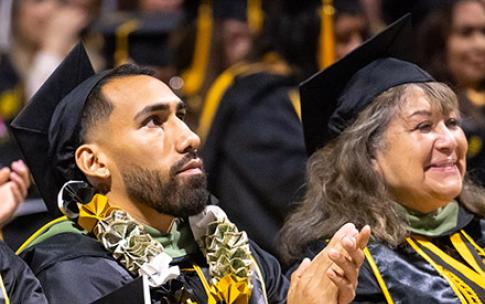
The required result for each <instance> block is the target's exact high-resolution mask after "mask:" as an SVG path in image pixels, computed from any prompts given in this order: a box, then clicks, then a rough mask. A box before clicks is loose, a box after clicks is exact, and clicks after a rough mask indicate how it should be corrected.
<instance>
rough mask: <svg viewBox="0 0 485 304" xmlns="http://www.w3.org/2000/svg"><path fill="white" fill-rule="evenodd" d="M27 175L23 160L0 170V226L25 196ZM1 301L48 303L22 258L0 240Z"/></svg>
mask: <svg viewBox="0 0 485 304" xmlns="http://www.w3.org/2000/svg"><path fill="white" fill-rule="evenodd" d="M29 185H30V174H29V170H28V169H27V166H25V164H24V163H23V161H21V160H18V161H15V162H13V163H12V164H11V166H10V167H3V168H2V169H0V227H1V226H3V225H4V224H5V223H7V222H8V221H9V220H10V218H11V217H12V215H13V213H14V212H15V210H16V209H17V207H18V205H19V204H20V203H21V202H23V200H24V199H25V197H26V196H27V190H28V188H29ZM0 302H2V303H9V302H10V303H28V304H36V303H39V304H43V303H47V300H46V298H45V297H44V294H43V291H42V287H41V286H40V284H39V281H38V280H37V279H36V278H35V276H34V275H33V274H32V271H31V270H30V268H29V267H28V266H27V265H26V264H25V262H24V261H22V259H20V258H19V257H17V256H16V255H15V253H13V252H12V250H11V249H10V248H9V247H8V246H7V245H6V244H5V243H4V242H3V241H0Z"/></svg>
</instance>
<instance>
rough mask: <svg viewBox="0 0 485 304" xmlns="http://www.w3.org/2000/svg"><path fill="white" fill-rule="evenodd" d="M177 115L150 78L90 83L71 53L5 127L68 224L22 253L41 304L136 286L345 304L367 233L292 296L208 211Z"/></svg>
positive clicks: (292, 289) (307, 269) (346, 241)
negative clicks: (9, 127)
mask: <svg viewBox="0 0 485 304" xmlns="http://www.w3.org/2000/svg"><path fill="white" fill-rule="evenodd" d="M184 114H185V110H184V103H183V102H182V101H181V100H180V99H179V98H178V97H177V96H176V95H175V94H174V93H173V92H172V91H171V90H170V89H169V88H168V87H167V86H166V85H165V84H164V83H162V82H161V81H159V80H157V79H156V78H154V77H152V76H150V73H149V72H148V71H145V70H143V69H140V68H139V67H137V66H134V65H125V66H121V67H119V68H116V69H114V70H110V71H105V72H102V73H99V74H94V72H93V70H92V68H91V65H90V63H89V59H88V58H87V56H86V54H85V52H84V48H83V47H82V45H78V46H77V47H76V48H74V49H73V50H72V51H71V53H70V54H69V56H68V57H67V58H66V59H65V60H64V62H63V63H62V64H61V66H60V67H59V68H58V69H57V70H56V71H55V72H54V73H53V75H51V77H50V78H49V79H48V80H47V81H46V83H45V84H44V85H43V87H42V88H41V89H40V90H39V92H37V93H36V95H35V96H34V97H33V99H32V100H31V102H30V103H29V105H28V106H27V107H26V108H25V109H24V110H23V112H22V113H21V114H20V115H19V116H18V117H17V118H16V119H15V121H14V122H13V123H12V127H13V128H14V132H15V136H16V138H17V140H18V141H19V144H20V146H21V149H22V151H23V153H24V154H25V157H26V159H27V162H28V164H29V166H30V167H31V168H32V174H33V176H34V179H35V181H36V183H37V185H38V186H39V189H40V191H41V193H42V195H43V198H44V200H45V202H46V204H47V205H48V208H49V209H50V211H51V212H53V213H59V209H60V210H61V211H62V212H63V213H64V214H65V216H63V217H60V218H58V219H55V220H53V221H52V222H50V223H48V224H47V225H45V226H44V227H43V228H41V229H40V230H39V231H38V232H36V233H35V234H34V235H33V236H32V237H31V238H30V239H29V240H28V241H27V242H26V243H25V244H24V245H22V246H21V248H20V249H19V252H20V254H21V256H22V257H23V258H24V259H25V260H26V261H27V263H28V264H29V265H30V266H31V268H32V269H33V271H34V273H35V275H37V277H38V278H39V280H40V282H41V284H42V286H43V288H44V291H45V293H46V295H47V297H48V299H49V302H50V303H91V302H93V301H95V300H98V299H99V298H101V297H103V296H105V295H107V294H110V293H111V292H113V291H114V292H115V294H117V292H119V291H120V288H121V287H123V286H125V285H126V286H131V287H132V286H135V285H132V284H133V282H138V281H139V280H138V279H137V278H139V277H141V278H142V281H143V282H146V284H148V285H150V287H152V288H151V289H150V293H151V296H150V297H149V298H151V301H153V302H161V303H194V302H196V303H286V301H287V296H288V303H298V302H299V303H321V302H322V301H324V302H325V301H327V302H335V303H336V302H337V301H338V302H339V303H343V302H349V301H350V300H352V298H353V295H354V291H355V286H356V276H357V272H358V268H359V267H360V265H361V264H362V262H363V257H364V255H363V251H362V248H363V247H364V246H365V244H366V243H367V239H368V237H369V234H370V231H369V229H368V228H364V229H363V230H362V231H361V232H360V233H359V232H358V231H357V230H356V229H355V228H354V227H353V225H351V224H349V225H345V226H344V227H343V228H342V229H341V230H339V232H338V233H337V234H336V235H335V236H334V238H332V240H330V243H329V245H328V246H327V248H326V249H325V250H324V251H322V253H321V254H320V255H319V256H318V257H317V258H315V259H314V260H313V261H311V262H310V261H309V260H306V261H304V262H303V263H302V265H301V266H300V268H299V269H298V270H297V271H296V272H295V274H294V275H293V276H292V282H291V286H290V284H289V283H288V281H287V279H286V278H284V277H283V276H282V275H281V270H280V266H279V264H278V262H277V261H276V260H275V259H274V258H273V257H272V256H271V255H269V254H267V253H265V252H264V251H263V250H261V249H260V248H259V247H258V246H257V245H256V244H255V243H253V242H251V241H250V240H248V238H247V236H246V234H245V233H244V232H243V231H239V230H238V229H237V227H236V226H235V225H234V224H232V223H231V222H230V221H229V219H228V218H227V216H226V215H225V213H224V212H223V211H222V210H221V209H220V208H218V207H217V206H215V205H213V204H212V202H211V199H210V195H209V193H208V192H207V190H206V176H205V173H204V170H203V164H202V161H201V160H200V159H199V158H198V156H197V148H198V147H199V144H200V140H199V137H198V136H197V135H196V134H194V133H193V132H192V131H191V130H190V129H189V128H188V127H187V125H186V124H185V123H184V121H183V117H184ZM53 202H57V205H56V204H55V203H53ZM58 207H59V209H58ZM116 290H117V291H116ZM121 290H122V291H123V288H121ZM134 292H135V291H133V292H128V295H129V296H133V295H134ZM147 297H148V296H147V295H146V294H145V300H146V299H147ZM142 298H143V296H140V298H138V300H131V299H128V298H124V300H125V302H128V303H134V302H136V301H139V302H142ZM111 301H113V300H111ZM116 301H119V300H116ZM117 303H119V302H117Z"/></svg>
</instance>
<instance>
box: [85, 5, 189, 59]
mask: <svg viewBox="0 0 485 304" xmlns="http://www.w3.org/2000/svg"><path fill="white" fill-rule="evenodd" d="M183 20H184V15H183V13H180V12H175V13H144V14H140V13H137V14H127V13H114V14H111V15H108V16H105V17H104V18H103V19H100V20H99V22H98V23H97V24H95V25H94V30H95V31H98V32H100V33H101V34H102V35H103V38H104V45H103V56H104V58H105V59H106V63H107V66H108V67H113V66H117V65H120V64H123V63H127V61H128V60H131V61H133V62H134V63H137V64H140V65H146V66H167V65H171V64H172V63H173V50H172V47H171V45H170V37H171V33H173V32H174V31H175V30H176V29H177V28H178V27H179V26H180V25H181V24H182V21H183Z"/></svg>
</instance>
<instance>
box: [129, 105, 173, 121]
mask: <svg viewBox="0 0 485 304" xmlns="http://www.w3.org/2000/svg"><path fill="white" fill-rule="evenodd" d="M169 107H170V106H169V104H168V103H157V104H153V105H149V106H146V107H144V108H143V109H142V110H140V111H139V112H138V113H136V115H135V120H137V119H139V118H140V117H142V116H144V115H146V114H149V113H152V112H157V111H167V110H168V109H169Z"/></svg>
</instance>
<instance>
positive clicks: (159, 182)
mask: <svg viewBox="0 0 485 304" xmlns="http://www.w3.org/2000/svg"><path fill="white" fill-rule="evenodd" d="M196 157H197V156H196V154H195V153H192V152H191V153H188V154H187V155H186V156H185V157H184V158H183V159H182V160H180V161H179V162H177V163H176V164H175V165H173V166H172V167H171V168H170V172H169V177H168V180H164V178H163V177H162V176H161V174H160V171H158V170H149V169H145V168H143V167H140V166H138V165H131V166H127V167H125V168H123V171H122V174H123V181H124V183H125V187H126V191H127V193H128V196H129V198H130V199H131V200H132V201H135V202H140V203H143V204H145V205H148V206H150V207H151V208H153V209H155V210H157V211H158V212H160V213H163V214H167V215H171V216H175V217H188V216H191V215H195V214H198V213H200V212H202V211H203V210H204V208H205V206H206V205H207V201H208V199H209V192H208V191H207V177H206V175H205V173H203V174H198V175H195V176H189V177H187V178H185V179H184V181H181V180H177V179H176V177H177V172H179V171H180V170H181V169H182V168H183V167H184V166H185V164H186V163H187V162H189V161H191V160H192V159H194V158H196Z"/></svg>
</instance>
